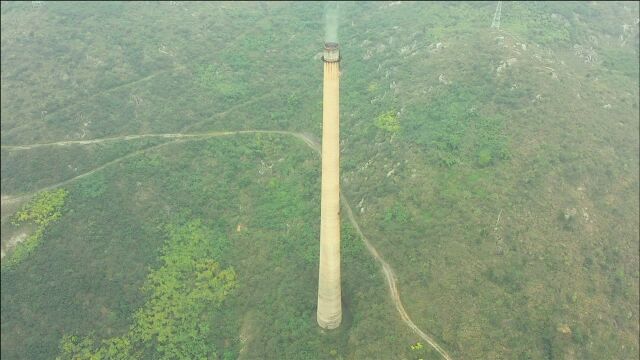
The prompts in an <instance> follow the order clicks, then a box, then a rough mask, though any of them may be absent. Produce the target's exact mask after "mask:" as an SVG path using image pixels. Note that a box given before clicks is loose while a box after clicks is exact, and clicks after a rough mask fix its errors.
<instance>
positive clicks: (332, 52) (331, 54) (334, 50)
mask: <svg viewBox="0 0 640 360" xmlns="http://www.w3.org/2000/svg"><path fill="white" fill-rule="evenodd" d="M322 60H323V61H324V62H338V61H340V50H339V46H338V43H335V42H326V43H324V54H323V56H322Z"/></svg>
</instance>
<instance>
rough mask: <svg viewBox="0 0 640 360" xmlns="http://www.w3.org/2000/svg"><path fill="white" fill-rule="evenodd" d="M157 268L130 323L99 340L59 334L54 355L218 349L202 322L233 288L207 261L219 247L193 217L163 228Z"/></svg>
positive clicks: (179, 355)
mask: <svg viewBox="0 0 640 360" xmlns="http://www.w3.org/2000/svg"><path fill="white" fill-rule="evenodd" d="M168 231H169V233H170V234H169V239H168V240H167V242H166V243H165V245H164V246H163V249H162V254H161V255H160V259H161V261H162V267H160V268H159V269H157V270H153V271H151V273H150V274H149V275H148V277H147V280H146V282H145V285H144V287H143V291H144V292H145V293H146V294H148V297H149V299H148V300H147V302H146V303H145V304H144V306H143V307H142V308H141V309H140V310H138V311H136V313H135V314H134V324H133V325H132V326H131V328H130V329H129V331H128V332H127V333H126V334H125V335H123V336H119V337H115V338H109V339H106V340H102V341H101V343H100V345H99V346H98V347H97V348H96V346H95V345H94V343H95V340H93V339H92V338H78V337H77V336H68V335H67V336H65V337H64V338H63V339H62V343H61V345H60V350H61V352H62V355H60V356H59V357H58V358H57V359H114V358H117V359H137V358H154V359H209V358H212V357H213V358H216V357H217V355H216V354H217V353H218V351H217V350H216V349H215V347H213V346H212V344H211V343H209V342H208V341H207V338H208V337H210V336H211V332H212V331H215V328H213V329H212V328H210V326H209V325H208V324H206V323H202V322H201V321H200V319H202V318H203V316H204V315H205V312H206V311H211V310H212V309H215V308H216V307H219V306H220V305H221V304H222V302H223V301H224V299H225V298H226V297H227V295H228V294H229V293H230V292H231V291H232V290H233V289H234V288H235V287H236V273H235V271H234V270H233V268H227V269H221V268H220V265H219V264H218V263H217V262H215V261H214V260H212V255H213V254H214V252H215V251H213V250H212V249H216V248H219V246H220V245H218V244H216V241H215V236H214V234H212V233H210V232H209V231H208V230H207V229H206V228H204V227H203V225H202V222H201V221H199V220H195V221H190V222H188V223H186V224H184V225H180V226H176V225H171V226H169V227H168Z"/></svg>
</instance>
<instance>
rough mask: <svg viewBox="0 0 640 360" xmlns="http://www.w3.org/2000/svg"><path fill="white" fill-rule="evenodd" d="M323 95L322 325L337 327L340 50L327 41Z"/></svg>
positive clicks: (339, 298)
mask: <svg viewBox="0 0 640 360" xmlns="http://www.w3.org/2000/svg"><path fill="white" fill-rule="evenodd" d="M322 60H323V61H324V85H323V96H322V189H321V191H322V194H321V209H320V212H321V213H320V272H319V279H318V314H317V320H318V325H320V327H322V328H324V329H335V328H337V327H338V326H340V322H341V321H342V289H341V285H340V51H339V50H338V44H336V43H325V49H324V56H323V57H322Z"/></svg>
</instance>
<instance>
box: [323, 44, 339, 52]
mask: <svg viewBox="0 0 640 360" xmlns="http://www.w3.org/2000/svg"><path fill="white" fill-rule="evenodd" d="M324 48H325V49H327V50H335V49H337V48H338V43H336V42H326V43H324Z"/></svg>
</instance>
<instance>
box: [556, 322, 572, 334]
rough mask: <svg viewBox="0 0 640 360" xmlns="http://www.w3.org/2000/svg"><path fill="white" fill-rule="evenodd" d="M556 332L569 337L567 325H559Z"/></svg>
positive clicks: (569, 332) (569, 331) (569, 329)
mask: <svg viewBox="0 0 640 360" xmlns="http://www.w3.org/2000/svg"><path fill="white" fill-rule="evenodd" d="M558 331H559V332H561V333H562V334H564V335H571V328H570V327H569V325H567V324H560V325H559V326H558Z"/></svg>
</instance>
